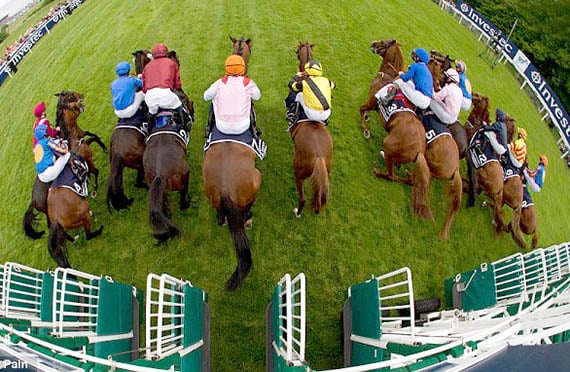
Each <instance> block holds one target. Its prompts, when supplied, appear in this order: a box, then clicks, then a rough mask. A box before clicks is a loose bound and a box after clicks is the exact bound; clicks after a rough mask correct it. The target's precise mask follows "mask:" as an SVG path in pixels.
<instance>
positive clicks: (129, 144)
mask: <svg viewBox="0 0 570 372" xmlns="http://www.w3.org/2000/svg"><path fill="white" fill-rule="evenodd" d="M132 54H133V56H134V62H135V73H136V75H137V76H139V75H140V74H142V70H143V68H144V66H146V65H147V63H149V62H150V61H151V60H152V58H151V57H152V54H151V53H150V51H148V50H137V51H135V52H133V53H132ZM143 125H144V124H143ZM140 130H144V128H141V129H138V128H136V127H130V126H117V127H115V129H113V133H112V134H111V143H110V145H109V147H110V151H109V162H110V164H111V169H110V172H109V179H108V181H107V206H108V208H109V210H111V206H112V207H113V208H115V209H117V210H121V209H126V208H128V207H129V206H130V205H131V204H132V203H133V201H134V199H132V198H127V196H126V195H125V191H124V188H123V169H124V168H125V167H127V168H131V169H134V170H136V172H137V178H136V183H135V186H136V187H145V186H146V184H145V180H144V167H143V154H144V149H145V138H146V136H145V135H144V134H143V133H141V131H140Z"/></svg>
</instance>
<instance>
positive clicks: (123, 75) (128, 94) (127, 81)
mask: <svg viewBox="0 0 570 372" xmlns="http://www.w3.org/2000/svg"><path fill="white" fill-rule="evenodd" d="M130 71H131V65H129V64H128V63H127V62H119V64H118V65H117V67H115V72H116V73H117V76H118V78H117V79H115V81H113V82H112V83H111V93H112V95H113V108H114V109H115V115H117V117H118V118H119V119H127V118H131V117H133V116H134V115H135V114H136V113H137V111H138V110H139V108H140V106H141V103H142V102H143V100H144V93H143V92H142V91H140V92H137V91H136V90H137V88H142V86H143V82H142V80H141V79H140V78H134V77H131V76H129V72H130Z"/></svg>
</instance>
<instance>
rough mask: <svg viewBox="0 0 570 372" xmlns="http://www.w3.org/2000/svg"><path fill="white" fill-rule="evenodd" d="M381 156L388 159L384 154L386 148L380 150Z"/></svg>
mask: <svg viewBox="0 0 570 372" xmlns="http://www.w3.org/2000/svg"><path fill="white" fill-rule="evenodd" d="M380 156H381V157H382V159H386V157H385V156H384V150H380Z"/></svg>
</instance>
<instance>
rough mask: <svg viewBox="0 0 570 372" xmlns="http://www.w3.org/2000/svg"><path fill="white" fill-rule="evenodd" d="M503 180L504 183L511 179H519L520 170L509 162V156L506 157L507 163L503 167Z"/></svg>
mask: <svg viewBox="0 0 570 372" xmlns="http://www.w3.org/2000/svg"><path fill="white" fill-rule="evenodd" d="M503 173H504V175H503V180H504V181H506V180H508V179H509V178H512V177H520V176H521V169H520V168H517V167H515V165H514V164H513V162H512V161H511V158H510V156H507V163H506V164H505V165H504V166H503Z"/></svg>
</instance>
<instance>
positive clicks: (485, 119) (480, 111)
mask: <svg viewBox="0 0 570 372" xmlns="http://www.w3.org/2000/svg"><path fill="white" fill-rule="evenodd" d="M473 106H474V107H473V110H472V111H471V113H470V114H469V117H468V118H467V121H469V122H470V123H471V124H472V125H474V126H475V127H476V129H479V128H481V126H483V123H489V124H490V122H491V119H490V114H489V97H487V96H484V95H482V94H480V93H476V92H474V93H473Z"/></svg>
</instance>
